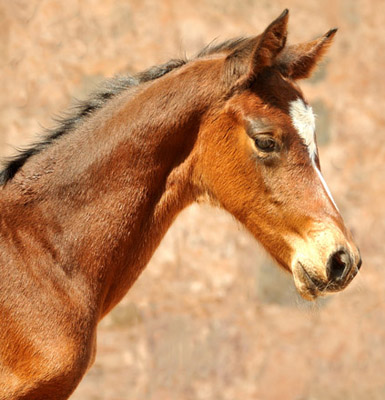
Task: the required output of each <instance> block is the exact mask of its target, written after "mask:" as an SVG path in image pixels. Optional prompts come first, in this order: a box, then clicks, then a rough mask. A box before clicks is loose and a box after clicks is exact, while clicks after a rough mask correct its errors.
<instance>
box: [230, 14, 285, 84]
mask: <svg viewBox="0 0 385 400" xmlns="http://www.w3.org/2000/svg"><path fill="white" fill-rule="evenodd" d="M288 19H289V10H287V9H286V10H285V11H284V12H283V13H282V14H281V15H280V16H279V17H278V18H277V19H275V20H274V21H273V22H272V23H271V24H270V25H269V26H268V27H267V28H266V29H265V31H264V32H263V33H262V34H261V35H259V36H256V37H253V38H250V39H246V40H243V41H241V44H240V45H238V46H237V47H236V48H235V50H234V51H233V52H232V53H230V54H229V55H228V56H227V57H226V71H227V74H228V76H229V77H230V82H233V79H234V77H236V78H237V81H236V84H235V86H238V85H241V86H242V85H243V84H248V83H250V82H252V81H253V80H254V79H255V78H256V77H257V76H258V74H259V73H260V72H261V71H262V70H263V69H264V68H267V67H271V66H272V65H273V64H274V63H275V59H276V57H277V55H278V54H279V53H280V52H281V51H282V49H283V48H284V47H285V44H286V37H287V22H288Z"/></svg>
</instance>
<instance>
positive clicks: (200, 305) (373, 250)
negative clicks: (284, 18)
mask: <svg viewBox="0 0 385 400" xmlns="http://www.w3.org/2000/svg"><path fill="white" fill-rule="evenodd" d="M382 6H383V2H382V1H381V0H370V1H367V0H323V1H320V0H307V1H304V0H286V1H283V0H282V1H281V0H276V1H269V0H194V1H189V0H157V1H156V0H103V1H101V0H99V1H98V0H81V1H80V0H66V1H60V0H12V1H9V0H0V66H1V74H0V84H1V86H0V87H1V90H0V155H2V156H6V155H10V154H13V153H14V146H18V145H21V144H26V143H29V142H31V141H32V140H34V138H35V135H36V134H37V133H39V132H41V131H42V130H43V127H52V126H53V122H52V117H53V116H55V115H58V114H61V113H62V112H63V111H64V110H66V109H67V108H68V107H69V106H70V105H71V104H72V100H71V99H73V98H74V97H75V98H84V97H86V96H87V94H88V93H89V92H90V90H92V89H93V88H95V87H96V86H97V84H98V83H99V82H100V81H101V80H103V79H105V78H107V77H111V76H113V75H114V74H118V73H136V72H139V71H141V70H142V69H144V68H147V67H149V66H151V65H153V64H157V63H162V62H165V61H167V60H168V59H170V58H175V57H180V56H185V55H187V56H193V55H194V54H195V53H197V52H198V51H199V50H200V49H201V48H202V47H203V46H204V45H205V44H207V43H209V42H211V41H212V40H213V39H215V38H217V40H225V39H227V38H231V37H234V36H241V35H254V34H258V33H260V32H261V31H262V30H263V29H264V28H265V27H266V26H267V25H268V24H269V23H270V22H271V21H272V20H273V19H274V18H275V17H277V16H278V15H279V14H280V13H281V12H282V10H283V9H284V8H286V7H288V8H289V9H290V12H291V16H290V26H289V42H290V43H296V42H300V41H307V40H310V39H313V38H315V37H316V36H318V35H321V34H323V33H325V32H326V31H327V30H328V29H330V28H333V27H338V28H339V31H338V34H337V36H336V40H335V43H334V45H333V46H332V47H331V50H330V52H329V53H328V55H327V57H326V60H325V62H324V63H323V64H322V66H321V68H320V69H319V70H318V72H317V73H316V74H315V75H314V76H313V77H312V78H311V79H310V80H308V81H306V82H303V83H302V88H303V90H304V93H305V95H306V96H307V99H308V100H309V102H310V103H311V104H312V105H313V108H314V110H315V113H316V114H317V134H318V140H319V144H320V155H321V163H322V167H323V172H324V175H325V178H326V180H327V181H328V184H329V186H330V189H331V191H332V193H333V195H334V197H335V199H336V202H337V203H338V205H339V208H340V210H341V212H342V214H343V216H344V218H345V220H346V224H347V225H348V226H349V227H351V229H352V230H353V232H354V236H355V238H356V240H357V242H358V244H359V245H360V248H361V252H362V257H363V267H362V270H361V273H360V274H359V276H358V277H357V278H356V279H355V280H354V282H353V283H352V284H351V286H350V287H349V288H348V289H347V290H345V291H344V292H342V293H340V294H336V295H333V296H330V297H328V298H326V299H324V300H321V301H317V302H316V303H307V302H305V301H303V300H301V299H300V298H299V297H298V295H297V294H296V292H295V289H294V285H293V283H292V278H291V276H290V275H288V274H286V273H285V272H283V271H281V270H279V268H277V267H276V266H275V265H273V263H272V262H271V261H270V259H269V258H268V257H267V256H266V255H265V254H264V252H263V251H262V249H261V248H260V247H259V245H258V244H257V243H256V242H255V241H254V239H253V238H251V237H250V236H249V234H248V233H247V232H245V231H244V230H243V228H242V227H241V226H240V225H239V224H237V223H236V222H235V221H234V220H233V219H232V218H231V217H230V216H229V215H227V214H225V213H224V212H221V211H220V210H217V209H213V208H210V207H208V206H197V205H194V206H192V207H190V208H188V209H186V210H185V211H184V212H183V213H182V214H181V215H180V217H179V218H178V219H177V221H176V223H175V224H174V225H173V226H172V228H171V229H170V231H169V232H168V234H167V236H166V238H165V239H164V240H163V242H162V244H161V246H160V247H159V249H158V251H157V252H156V254H155V255H154V257H153V259H152V261H151V262H150V264H149V265H148V267H147V268H146V270H145V271H144V273H143V274H142V275H141V277H140V278H139V280H138V281H137V283H136V284H135V285H134V287H133V288H132V289H131V291H130V292H129V293H128V295H127V296H126V297H125V298H124V300H123V301H122V303H121V304H120V305H119V306H118V307H117V308H116V309H114V310H113V312H112V313H111V314H110V315H108V316H107V317H106V318H105V319H104V320H103V321H102V323H101V324H100V328H99V331H98V332H99V333H98V353H97V357H96V361H95V364H94V366H93V367H92V368H91V370H90V371H89V372H88V374H87V376H86V377H85V379H84V380H83V381H82V383H81V384H80V386H79V387H78V389H77V391H76V392H75V393H74V395H73V396H72V399H73V400H91V399H92V400H102V399H108V400H125V399H127V400H153V399H157V400H222V399H223V400H235V399H236V400H238V399H246V400H248V399H253V400H334V399H335V400H342V399H343V400H356V399H357V400H358V399H360V400H362V399H365V400H372V399H373V400H377V399H384V398H385V269H384V265H383V263H384V256H385V251H384V239H385V185H384V181H385V133H384V127H385V107H384V105H385V100H384V95H385V79H384V78H385V56H384V55H385V17H384V16H385V13H384V12H383V10H381V9H380V8H381V7H382Z"/></svg>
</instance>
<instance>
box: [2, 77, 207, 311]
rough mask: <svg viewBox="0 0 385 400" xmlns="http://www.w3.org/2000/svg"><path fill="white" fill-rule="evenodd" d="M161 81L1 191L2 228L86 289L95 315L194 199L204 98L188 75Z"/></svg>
mask: <svg viewBox="0 0 385 400" xmlns="http://www.w3.org/2000/svg"><path fill="white" fill-rule="evenodd" d="M166 78H167V77H164V78H163V79H161V80H159V82H156V83H155V82H154V83H153V84H149V85H148V87H147V88H142V89H140V90H138V93H136V94H135V95H132V93H126V94H124V95H122V96H120V98H119V99H115V100H114V101H111V102H110V103H109V104H108V105H107V106H106V107H105V109H103V110H100V112H99V113H98V114H97V115H95V116H94V117H93V118H90V120H89V121H88V122H86V123H84V124H83V125H82V126H81V127H80V128H79V129H77V130H76V131H75V132H72V133H69V134H68V135H65V136H64V137H63V138H61V139H60V140H58V141H57V143H55V144H53V145H51V146H50V147H48V148H47V149H46V150H44V151H43V152H42V153H41V154H38V155H36V156H35V157H34V158H33V159H31V160H30V161H29V162H27V164H26V165H25V166H24V168H23V170H22V171H20V173H19V174H18V175H17V176H16V177H15V178H14V181H11V182H10V184H9V185H8V186H7V187H6V190H7V191H8V193H9V196H8V200H9V201H8V204H7V209H8V210H11V209H12V210H13V212H12V214H11V213H10V212H8V213H7V217H6V218H7V225H8V229H9V230H11V231H15V230H17V231H19V232H20V231H21V230H23V229H24V230H28V232H29V235H27V236H28V237H27V239H25V240H26V241H27V242H29V243H30V242H31V241H32V242H33V245H34V248H35V249H38V248H40V250H41V252H42V253H43V252H44V257H45V258H47V257H48V258H49V261H50V262H51V263H52V264H53V265H54V266H55V267H54V268H58V269H60V271H61V272H62V271H64V272H65V274H66V276H68V277H70V278H71V279H72V280H73V281H74V280H77V282H83V284H85V285H87V288H86V290H85V292H86V293H87V295H88V296H93V297H94V298H95V299H94V301H97V302H98V304H99V307H98V308H99V310H98V312H99V313H100V315H102V314H105V313H106V312H107V311H109V309H110V308H112V307H113V306H114V305H115V304H116V303H117V302H118V301H119V300H120V299H121V297H122V296H123V295H124V294H125V293H126V291H127V290H128V289H129V287H130V286H131V285H132V283H133V282H134V281H135V279H136V278H137V277H138V275H139V274H140V272H141V271H142V269H143V268H144V266H145V265H146V264H147V262H148V260H149V258H150V257H151V255H152V254H153V252H154V250H155V249H156V247H157V246H158V244H159V242H160V240H161V238H162V237H163V235H164V234H165V232H166V230H167V228H168V227H169V226H170V224H171V222H172V221H173V219H174V218H175V216H176V215H177V214H178V212H179V211H181V210H182V209H183V208H184V207H185V206H187V205H188V204H189V203H191V202H192V201H193V200H194V199H195V197H196V195H197V193H196V192H195V188H194V185H193V183H192V182H191V176H192V169H193V167H194V144H195V140H196V136H197V132H198V130H199V121H200V118H201V116H202V115H203V112H204V110H205V109H206V108H207V106H208V103H207V101H206V103H205V101H204V100H205V99H204V93H201V92H199V89H198V86H196V87H195V88H191V79H190V80H189V85H188V83H187V82H188V76H187V77H185V80H184V81H182V82H180V79H179V82H176V80H175V79H174V80H173V79H171V77H169V79H166ZM183 84H184V85H183ZM194 91H195V92H194ZM199 96H200V98H199ZM197 105H199V107H198V106H197ZM10 199H11V200H10ZM10 203H11V205H12V207H10ZM15 208H16V209H15ZM15 215H17V216H15ZM4 218H5V217H3V219H4ZM37 227H38V229H36V228H37ZM47 249H48V253H49V254H47ZM85 282H87V283H85ZM91 288H92V290H91Z"/></svg>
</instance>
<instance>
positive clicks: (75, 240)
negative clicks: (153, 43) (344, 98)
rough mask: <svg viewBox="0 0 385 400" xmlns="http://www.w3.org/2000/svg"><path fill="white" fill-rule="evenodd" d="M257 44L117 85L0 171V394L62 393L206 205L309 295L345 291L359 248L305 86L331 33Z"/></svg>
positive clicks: (232, 45) (231, 44) (271, 34)
mask: <svg viewBox="0 0 385 400" xmlns="http://www.w3.org/2000/svg"><path fill="white" fill-rule="evenodd" d="M287 21H288V12H287V11H285V12H284V13H283V14H282V15H281V16H280V17H279V18H277V19H276V20H275V21H274V22H272V23H271V24H270V25H269V26H268V27H267V29H266V30H265V31H264V32H263V33H262V34H261V35H259V36H256V37H251V38H245V39H237V40H231V41H228V42H225V43H223V44H220V45H218V46H214V47H208V48H206V49H204V50H203V51H202V52H201V53H200V54H199V56H198V57H197V58H195V59H193V60H191V61H189V62H187V61H178V60H177V61H171V62H169V63H167V64H165V65H162V66H160V67H154V68H152V69H150V70H148V71H146V72H143V73H141V74H139V75H138V76H136V77H129V78H121V79H115V80H113V81H112V82H111V83H110V84H109V87H108V88H107V90H106V91H105V92H100V93H98V94H96V95H95V96H94V97H93V98H92V99H91V100H89V101H88V102H86V103H84V104H82V105H81V106H80V107H79V110H78V112H77V113H76V114H75V115H74V116H73V117H72V118H69V119H66V120H65V121H63V122H62V124H61V126H60V127H58V128H57V129H56V130H55V131H52V132H51V133H50V134H49V135H48V136H47V137H46V138H45V139H44V140H42V141H41V142H40V143H37V144H36V145H34V146H32V147H30V148H29V149H27V150H25V151H23V152H22V153H21V154H19V155H18V156H17V157H16V158H14V159H13V160H12V161H10V162H9V163H8V165H7V166H6V167H5V169H4V170H3V171H2V173H1V184H2V188H1V196H0V223H1V225H0V235H1V237H0V259H1V266H2V267H1V268H0V307H1V312H0V399H1V400H5V399H29V400H33V399H56V400H61V399H67V398H68V397H69V396H70V394H71V393H72V392H73V390H74V389H75V388H76V386H77V385H78V383H79V381H80V380H81V378H82V376H83V375H84V373H85V372H86V370H87V368H89V367H90V365H91V364H92V362H93V357H94V353H95V332H96V326H97V323H98V321H99V320H100V319H101V318H102V317H103V316H104V315H105V314H106V313H108V312H109V311H110V310H111V309H112V308H113V307H114V306H115V305H116V304H117V303H118V302H119V301H120V300H121V298H122V297H123V296H124V294H125V293H126V292H127V290H128V289H129V288H130V286H131V285H132V284H133V283H134V282H135V280H136V278H137V277H138V275H139V274H140V273H141V271H142V270H143V268H144V267H145V265H146V264H147V262H148V261H149V259H150V257H151V255H152V254H153V252H154V250H155V249H156V247H157V246H158V244H159V242H160V241H161V239H162V237H163V235H164V234H165V232H166V230H167V229H168V227H169V226H170V224H171V223H172V222H173V220H174V219H175V217H176V216H177V214H178V213H179V212H180V211H181V210H182V209H183V208H184V207H186V206H187V205H189V204H191V203H192V202H194V201H195V200H197V199H201V198H206V199H209V201H210V202H211V203H213V204H216V205H218V206H220V207H222V208H224V209H225V210H227V211H228V212H230V213H231V214H232V215H233V216H234V217H235V218H237V219H238V220H239V221H240V222H241V223H242V224H243V225H244V226H245V227H246V228H247V229H248V230H249V231H250V232H251V233H252V234H253V235H254V236H255V238H256V239H257V240H258V241H260V242H261V243H262V245H263V246H264V247H265V248H266V250H267V251H268V252H269V253H270V254H271V255H272V257H274V259H275V260H276V261H277V263H278V264H280V265H281V266H282V267H283V268H285V269H287V270H289V271H291V272H292V274H293V277H294V282H295V284H296V286H297V288H298V291H299V292H300V293H301V295H302V296H303V297H305V298H307V299H314V298H316V297H317V296H319V295H321V294H324V293H327V292H330V291H338V290H341V289H343V288H345V287H346V285H347V284H348V283H349V282H350V281H351V280H352V279H353V277H354V276H355V274H356V273H357V271H358V269H359V267H360V264H361V261H360V256H359V251H358V249H357V247H356V246H355V245H354V243H353V241H352V238H351V235H350V233H349V232H348V230H347V229H346V228H345V226H344V223H343V220H342V218H341V216H340V214H339V211H338V209H337V206H336V205H335V203H334V201H333V199H332V197H331V194H330V192H329V190H328V188H327V186H326V183H325V181H324V179H323V178H322V175H321V172H320V164H319V159H318V151H317V146H316V142H315V126H314V116H313V113H312V110H311V108H310V106H309V105H308V104H307V103H306V101H305V100H304V97H303V95H302V92H301V90H300V89H299V87H298V85H297V83H296V81H297V80H299V79H302V78H306V77H308V76H309V75H310V73H311V71H312V70H313V68H314V67H315V65H316V63H317V61H318V60H319V59H320V58H321V56H322V54H323V53H324V52H325V50H326V49H327V48H328V46H329V44H330V43H331V40H332V38H333V36H334V34H335V30H331V31H329V32H328V33H327V34H326V35H324V36H322V37H321V38H319V39H317V40H315V41H312V42H308V43H305V44H300V45H295V46H286V36H287Z"/></svg>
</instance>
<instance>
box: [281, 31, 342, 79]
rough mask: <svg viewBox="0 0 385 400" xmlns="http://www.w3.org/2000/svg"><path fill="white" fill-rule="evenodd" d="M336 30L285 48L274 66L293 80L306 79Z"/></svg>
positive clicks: (324, 51) (329, 43)
mask: <svg viewBox="0 0 385 400" xmlns="http://www.w3.org/2000/svg"><path fill="white" fill-rule="evenodd" d="M336 32H337V29H331V30H330V31H329V32H327V33H326V34H325V35H323V36H321V37H320V38H318V39H316V40H313V41H311V42H307V43H301V44H297V45H292V46H287V47H286V48H285V49H284V50H283V51H282V52H281V53H280V54H279V56H278V57H277V60H276V63H275V64H276V65H277V66H278V68H279V69H280V70H281V72H282V74H283V75H285V76H288V77H290V78H291V79H293V80H296V79H305V78H308V77H309V76H310V75H311V73H312V72H313V70H314V68H315V67H316V66H317V63H318V62H319V61H321V59H322V57H323V55H324V54H325V53H326V51H327V49H328V48H329V46H330V45H331V43H332V40H333V37H334V35H335V34H336Z"/></svg>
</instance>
